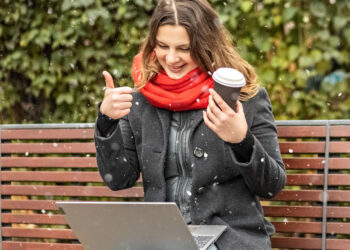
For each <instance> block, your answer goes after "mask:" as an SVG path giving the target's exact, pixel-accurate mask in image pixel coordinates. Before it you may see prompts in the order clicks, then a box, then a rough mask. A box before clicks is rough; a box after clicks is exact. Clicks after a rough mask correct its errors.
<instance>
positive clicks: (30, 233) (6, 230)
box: [2, 227, 77, 240]
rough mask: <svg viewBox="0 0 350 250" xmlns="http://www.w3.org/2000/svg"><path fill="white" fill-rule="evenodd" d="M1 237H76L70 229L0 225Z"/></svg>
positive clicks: (71, 238)
mask: <svg viewBox="0 0 350 250" xmlns="http://www.w3.org/2000/svg"><path fill="white" fill-rule="evenodd" d="M2 236H3V237H24V238H47V239H67V240H74V239H77V237H76V235H75V234H74V232H73V231H72V230H71V229H53V228H52V229H50V230H48V229H46V228H13V227H12V228H11V227H2Z"/></svg>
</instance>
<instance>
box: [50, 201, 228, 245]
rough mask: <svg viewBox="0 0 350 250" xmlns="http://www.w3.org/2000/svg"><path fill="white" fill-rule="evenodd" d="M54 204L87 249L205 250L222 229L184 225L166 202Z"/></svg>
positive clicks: (172, 205)
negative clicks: (63, 214)
mask: <svg viewBox="0 0 350 250" xmlns="http://www.w3.org/2000/svg"><path fill="white" fill-rule="evenodd" d="M56 203H57V205H58V206H59V207H60V208H62V209H63V211H64V213H65V217H66V220H67V222H68V224H69V225H70V227H71V228H72V229H73V231H74V232H75V234H76V236H77V237H78V239H79V241H80V243H81V244H82V245H83V247H84V249H87V250H127V249H128V250H179V249H186V250H198V249H200V250H205V249H207V248H208V247H209V246H210V245H211V244H212V243H214V242H215V241H216V240H217V239H218V238H219V236H220V235H221V234H222V233H223V231H224V230H225V229H226V226H221V225H199V226H194V225H193V226H191V225H189V226H187V225H186V223H185V221H184V219H183V217H182V215H181V213H180V211H179V209H178V207H177V205H176V204H175V203H170V202H80V201H79V202H76V201H59V202H56Z"/></svg>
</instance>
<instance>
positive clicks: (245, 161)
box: [95, 0, 286, 250]
mask: <svg viewBox="0 0 350 250" xmlns="http://www.w3.org/2000/svg"><path fill="white" fill-rule="evenodd" d="M220 67H231V68H235V69H237V70H239V71H240V72H242V73H243V74H244V76H245V78H246V82H247V84H246V86H245V87H243V88H242V91H241V94H240V101H238V102H237V111H234V110H233V109H232V108H231V107H229V106H228V105H227V104H226V103H225V102H224V101H223V100H222V99H221V97H220V96H219V95H218V94H217V93H216V92H215V91H214V90H213V89H212V88H213V79H212V77H211V73H213V72H214V71H215V70H216V69H217V68H220ZM103 74H104V76H105V79H106V90H105V97H104V99H103V101H102V103H101V104H100V106H99V114H98V119H97V122H96V133H95V143H96V149H97V162H98V167H99V171H100V174H101V176H102V177H103V178H104V180H105V182H106V183H107V185H108V186H109V187H110V188H111V189H112V190H120V189H124V188H129V187H132V186H133V185H134V184H135V182H136V181H137V180H138V179H139V177H140V173H141V174H142V178H143V185H144V192H145V197H144V199H145V201H172V202H176V203H177V205H178V206H179V209H180V211H181V212H182V214H183V217H184V219H185V221H186V222H187V223H188V224H214V225H218V224H219V225H226V226H227V230H226V231H225V232H224V234H223V235H222V236H221V237H220V238H219V239H218V241H217V242H216V243H215V245H213V246H212V249H230V250H231V249H270V248H271V246H270V235H271V234H273V233H274V228H273V226H272V224H270V223H269V222H268V221H266V220H265V219H264V215H263V210H262V208H261V205H260V202H259V197H263V198H271V197H273V196H274V195H276V194H277V193H278V192H279V191H280V190H281V189H282V188H283V186H284V185H285V180H286V175H285V168H284V165H283V163H282V159H281V155H280V151H279V147H278V141H277V134H276V128H275V125H274V117H273V114H272V111H271V103H270V101H269V98H268V95H267V93H266V90H265V89H264V88H262V87H259V85H258V83H257V82H256V75H255V72H254V69H253V68H252V67H251V66H250V65H249V64H248V63H247V62H246V61H245V60H243V59H242V58H241V57H240V55H239V54H238V53H237V52H236V51H235V49H234V47H233V45H232V42H231V40H230V38H229V35H228V33H227V31H226V30H225V28H224V27H223V26H222V25H221V24H220V22H219V19H218V15H217V14H216V12H215V11H214V10H213V8H212V7H211V6H210V5H209V3H208V2H207V1H206V0H192V1H187V0H177V1H175V0H173V1H170V0H168V1H160V2H159V4H158V6H157V7H156V9H155V10H154V13H153V16H152V19H151V21H150V26H149V35H148V37H147V39H146V41H145V43H144V44H143V47H142V49H141V51H140V53H139V54H138V55H137V56H136V57H135V59H134V63H133V67H132V75H133V79H134V82H135V85H136V87H138V89H139V91H137V92H134V91H133V90H132V89H131V88H129V87H118V88H114V84H113V79H112V77H111V75H110V74H109V73H108V72H103Z"/></svg>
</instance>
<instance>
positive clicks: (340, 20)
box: [333, 16, 348, 30]
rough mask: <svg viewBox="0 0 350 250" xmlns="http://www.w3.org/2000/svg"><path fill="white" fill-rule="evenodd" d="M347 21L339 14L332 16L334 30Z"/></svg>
mask: <svg viewBox="0 0 350 250" xmlns="http://www.w3.org/2000/svg"><path fill="white" fill-rule="evenodd" d="M347 21H348V20H347V19H346V18H344V17H341V16H336V17H334V20H333V25H334V28H335V29H336V30H340V29H342V28H343V27H344V26H345V25H346V23H347Z"/></svg>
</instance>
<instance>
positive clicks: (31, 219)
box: [1, 213, 68, 225]
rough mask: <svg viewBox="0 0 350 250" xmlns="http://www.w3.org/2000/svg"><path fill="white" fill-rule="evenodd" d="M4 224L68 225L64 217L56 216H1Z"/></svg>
mask: <svg viewBox="0 0 350 250" xmlns="http://www.w3.org/2000/svg"><path fill="white" fill-rule="evenodd" d="M1 220H2V223H18V224H50V225H67V224H68V223H67V221H66V220H65V217H64V215H56V214H52V215H51V214H48V215H47V214H10V213H2V214H1Z"/></svg>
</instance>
